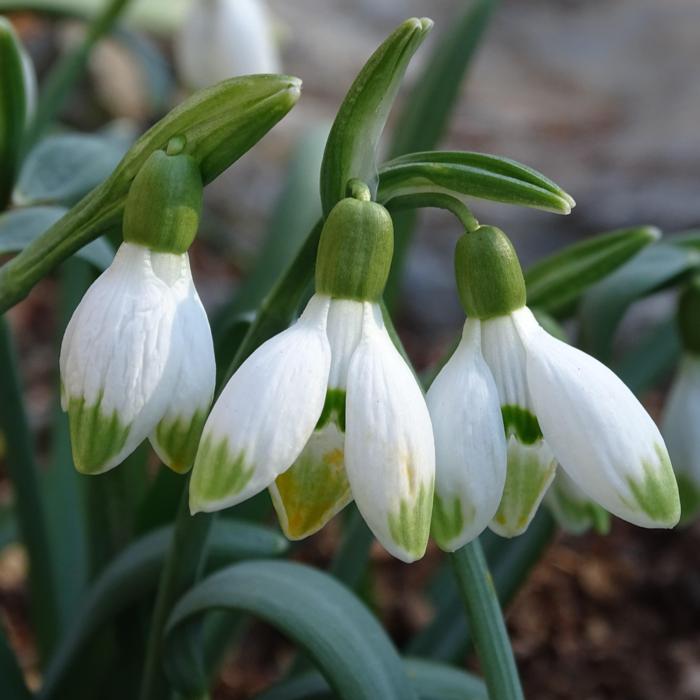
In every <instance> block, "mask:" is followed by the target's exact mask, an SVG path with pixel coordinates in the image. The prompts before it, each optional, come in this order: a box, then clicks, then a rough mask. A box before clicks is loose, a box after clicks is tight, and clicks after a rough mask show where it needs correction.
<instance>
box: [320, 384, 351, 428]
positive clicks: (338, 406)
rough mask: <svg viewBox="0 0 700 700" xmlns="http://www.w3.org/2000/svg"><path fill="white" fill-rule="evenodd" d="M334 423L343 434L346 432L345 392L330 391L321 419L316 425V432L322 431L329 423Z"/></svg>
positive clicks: (340, 390) (342, 390) (339, 390)
mask: <svg viewBox="0 0 700 700" xmlns="http://www.w3.org/2000/svg"><path fill="white" fill-rule="evenodd" d="M331 420H332V421H333V422H334V423H335V424H336V425H337V426H338V427H339V428H340V430H341V431H342V432H345V390H344V389H329V390H328V391H327V392H326V400H325V401H324V403H323V410H322V411H321V417H320V418H319V419H318V423H316V430H321V428H323V426H325V425H326V424H327V423H328V422H329V421H331Z"/></svg>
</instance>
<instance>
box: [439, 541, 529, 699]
mask: <svg viewBox="0 0 700 700" xmlns="http://www.w3.org/2000/svg"><path fill="white" fill-rule="evenodd" d="M450 561H451V563H452V568H453V570H454V574H455V577H456V579H457V586H458V588H459V591H460V594H461V596H462V599H463V601H464V606H465V609H466V612H467V617H468V618H469V622H470V629H471V632H472V637H473V639H474V645H475V647H476V650H477V653H478V654H479V659H480V660H481V667H482V670H483V673H484V678H485V680H486V686H487V688H488V690H489V697H490V698H492V700H523V691H522V688H521V686H520V678H519V677H518V670H517V668H516V666H515V659H514V658H513V650H512V648H511V646H510V640H509V639H508V632H507V630H506V626H505V622H504V621H503V615H502V613H501V606H500V604H499V602H498V595H497V594H496V589H495V588H494V585H493V581H492V580H491V575H490V574H489V570H488V567H487V565H486V558H485V557H484V552H483V550H482V548H481V544H480V543H479V541H478V540H474V541H473V542H470V543H469V544H467V545H465V546H464V547H462V549H460V550H458V551H456V552H454V553H453V554H451V555H450Z"/></svg>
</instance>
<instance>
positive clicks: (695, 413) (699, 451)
mask: <svg viewBox="0 0 700 700" xmlns="http://www.w3.org/2000/svg"><path fill="white" fill-rule="evenodd" d="M678 330H679V332H680V337H681V341H682V345H683V349H684V352H683V356H682V358H681V362H680V366H679V367H678V371H677V373H676V376H675V377H674V380H673V384H672V385H671V390H670V393H669V397H668V401H667V403H666V407H665V410H664V414H663V418H662V421H661V432H662V433H663V435H664V437H665V438H666V444H667V445H668V451H669V454H670V455H671V460H672V461H673V466H674V468H675V470H676V478H677V480H678V489H679V491H680V496H681V517H682V519H683V521H684V522H688V521H690V520H692V519H693V518H695V517H696V516H697V514H698V512H700V437H699V431H700V279H699V278H696V279H693V280H692V281H691V282H690V284H688V286H687V287H686V289H685V290H684V291H683V293H682V294H681V295H680V299H679V304H678Z"/></svg>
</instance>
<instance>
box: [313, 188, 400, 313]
mask: <svg viewBox="0 0 700 700" xmlns="http://www.w3.org/2000/svg"><path fill="white" fill-rule="evenodd" d="M360 196H362V197H363V198H362V199H355V198H354V197H347V198H346V199H342V200H341V201H340V202H338V204H336V205H335V207H333V209H332V210H331V212H330V214H329V215H328V218H327V219H326V223H325V224H324V226H323V230H322V231H321V240H320V243H319V245H318V256H317V258H316V292H317V293H318V294H327V295H328V296H330V297H333V298H336V299H354V300H356V301H379V300H380V299H381V297H382V294H383V292H384V286H385V285H386V280H387V277H388V276H389V269H390V267H391V258H392V255H393V253H394V227H393V224H392V222H391V216H390V215H389V212H388V211H387V210H386V209H385V208H384V207H383V206H382V205H381V204H377V203H376V202H371V201H369V190H366V192H365V191H363V193H361V194H360ZM365 197H366V198H365Z"/></svg>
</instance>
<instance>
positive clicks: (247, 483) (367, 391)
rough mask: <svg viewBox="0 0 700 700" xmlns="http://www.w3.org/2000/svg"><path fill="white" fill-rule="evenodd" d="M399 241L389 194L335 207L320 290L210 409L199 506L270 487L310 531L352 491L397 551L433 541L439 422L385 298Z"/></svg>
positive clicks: (197, 488) (324, 241)
mask: <svg viewBox="0 0 700 700" xmlns="http://www.w3.org/2000/svg"><path fill="white" fill-rule="evenodd" d="M368 242H369V243H368ZM392 246H393V230H392V226H391V219H390V217H389V214H388V213H387V212H386V210H385V209H383V207H381V206H380V205H378V204H374V203H371V202H368V201H360V200H356V199H351V198H349V199H345V200H342V201H341V202H340V203H339V204H338V205H336V207H335V208H334V209H333V210H332V211H331V213H330V214H329V216H328V219H327V221H326V224H325V226H324V229H323V233H322V235H321V242H320V245H319V253H318V261H317V268H316V290H317V291H316V294H315V295H314V296H313V297H312V298H311V300H310V301H309V303H308V305H307V306H306V309H305V311H304V313H303V314H302V315H301V317H300V319H299V320H298V321H297V322H296V323H295V324H294V325H293V326H292V327H290V328H289V329H288V330H286V331H284V332H283V333H280V334H279V335H276V336H274V337H273V338H271V339H270V340H268V341H267V342H266V343H264V344H263V345H262V346H260V347H259V348H258V349H257V350H256V351H255V352H254V353H253V354H252V355H251V356H250V357H249V358H248V359H247V360H246V361H245V362H244V363H243V364H242V365H241V367H240V368H239V369H238V371H237V372H236V373H235V374H234V375H233V377H232V378H231V380H230V381H229V383H228V384H227V385H226V387H225V388H224V390H223V392H222V393H221V396H220V397H219V399H218V400H217V402H216V403H215V405H214V408H213V409H212V411H211V414H210V416H209V419H208V420H207V423H206V425H205V427H204V433H203V435H202V442H201V445H200V448H199V452H198V453H197V458H196V460H195V466H194V471H193V474H192V479H191V483H190V508H191V510H192V512H197V511H202V510H203V511H213V510H218V509H221V508H225V507H228V506H232V505H235V504H236V503H240V502H241V501H244V500H245V499H247V498H250V497H251V496H253V495H255V494H256V493H258V492H259V491H261V490H262V489H264V488H266V487H269V488H270V491H271V495H272V499H273V503H274V505H275V508H276V510H277V513H278V516H279V519H280V523H281V525H282V527H283V529H284V531H285V533H286V534H287V535H288V536H289V537H291V538H295V539H298V538H300V537H305V536H307V535H309V534H311V533H313V532H315V531H317V530H318V529H319V528H321V527H322V526H323V525H324V524H325V523H326V522H327V521H328V520H329V519H330V518H331V517H333V515H335V514H336V513H337V512H338V511H339V510H340V509H341V508H343V507H344V506H345V505H346V504H347V503H348V502H350V500H352V499H353V498H354V500H355V503H356V504H357V507H358V509H359V510H360V512H361V514H362V516H363V517H364V519H365V521H366V522H367V524H368V525H369V527H370V529H371V530H372V532H373V533H374V534H375V536H376V537H377V539H378V540H379V541H380V542H381V544H382V545H383V546H384V547H385V548H386V549H387V550H388V551H389V552H391V553H392V554H393V555H394V556H396V557H398V558H399V559H402V560H404V561H413V560H415V559H417V558H419V557H421V556H422V555H423V553H424V551H425V547H426V544H427V539H428V533H429V528H430V514H431V510H432V500H433V482H434V471H435V453H434V445H433V433H432V429H431V425H430V416H429V414H428V410H427V407H426V404H425V400H424V398H423V395H422V392H421V390H420V387H419V386H418V383H417V381H416V379H415V378H414V376H413V374H412V372H411V369H410V368H409V366H408V365H407V364H406V362H405V360H404V359H403V358H402V356H401V355H400V353H399V352H398V350H397V349H396V348H395V346H394V344H393V343H392V341H391V338H390V337H389V334H388V331H387V329H386V327H385V325H384V320H383V318H382V312H381V308H380V306H379V303H378V301H377V300H378V299H379V298H380V297H381V293H382V291H383V289H384V284H385V282H386V275H387V274H388V269H389V265H390V262H391V251H392Z"/></svg>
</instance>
